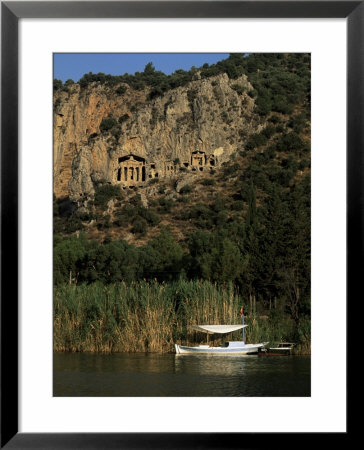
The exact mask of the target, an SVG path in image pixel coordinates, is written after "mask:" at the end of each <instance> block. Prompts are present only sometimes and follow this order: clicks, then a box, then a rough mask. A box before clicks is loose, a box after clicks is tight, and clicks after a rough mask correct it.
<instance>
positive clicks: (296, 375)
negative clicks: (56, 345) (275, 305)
mask: <svg viewBox="0 0 364 450" xmlns="http://www.w3.org/2000/svg"><path fill="white" fill-rule="evenodd" d="M53 366H54V395H55V396H102V397H109V396H121V397H122V396H124V397H131V396H132V397H148V396H153V397H154V396H173V397H179V396H184V397H194V396H208V397H211V396H309V395H310V358H307V357H277V358H274V357H273V358H260V357H258V356H253V355H251V356H233V355H228V356H222V355H219V356H217V357H216V355H174V354H171V355H164V354H144V353H137V354H124V353H120V354H113V355H94V354H87V353H74V354H72V353H56V354H55V355H54V364H53Z"/></svg>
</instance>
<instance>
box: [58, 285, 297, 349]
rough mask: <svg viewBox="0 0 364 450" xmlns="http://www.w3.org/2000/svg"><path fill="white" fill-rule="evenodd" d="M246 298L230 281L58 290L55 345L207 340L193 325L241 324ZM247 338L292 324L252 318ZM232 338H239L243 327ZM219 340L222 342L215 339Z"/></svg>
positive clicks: (151, 345)
mask: <svg viewBox="0 0 364 450" xmlns="http://www.w3.org/2000/svg"><path fill="white" fill-rule="evenodd" d="M241 304H242V298H241V297H240V296H239V295H238V294H237V293H236V292H235V289H234V286H233V285H232V284H229V285H226V286H218V285H216V284H212V283H210V282H208V281H184V280H180V281H177V282H171V283H165V284H164V283H162V284H161V283H158V282H156V281H155V282H146V281H139V282H135V283H128V284H126V283H118V284H114V285H108V286H104V285H102V284H98V283H95V284H92V285H77V286H76V285H63V286H58V287H56V288H55V289H54V310H53V311H54V350H56V351H72V352H85V351H88V352H105V353H110V352H170V351H173V344H174V343H175V342H179V343H185V344H192V343H195V342H203V341H204V340H206V335H203V334H202V333H195V332H193V331H191V330H190V328H189V325H194V324H202V323H205V324H207V323H208V324H238V323H240V314H239V310H240V306H241ZM248 319H249V320H247V323H248V324H249V326H248V328H247V332H246V336H247V339H246V341H247V342H262V341H268V340H279V339H280V337H281V336H282V335H284V333H286V332H287V330H288V329H289V327H290V326H291V323H289V324H287V323H282V324H281V325H279V326H277V324H275V325H274V326H272V324H271V323H270V322H269V321H267V320H265V321H262V320H258V318H255V317H251V318H248ZM233 338H234V339H240V338H241V331H239V332H235V333H234V335H233ZM217 342H218V341H217Z"/></svg>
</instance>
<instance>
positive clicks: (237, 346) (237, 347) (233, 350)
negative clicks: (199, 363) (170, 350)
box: [175, 324, 267, 355]
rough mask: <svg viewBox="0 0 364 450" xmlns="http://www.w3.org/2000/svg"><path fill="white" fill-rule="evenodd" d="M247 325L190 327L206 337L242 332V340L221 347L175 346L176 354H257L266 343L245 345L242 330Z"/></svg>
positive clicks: (207, 345)
mask: <svg viewBox="0 0 364 450" xmlns="http://www.w3.org/2000/svg"><path fill="white" fill-rule="evenodd" d="M245 327H247V325H244V324H242V325H191V328H192V329H193V330H196V331H200V332H203V333H206V334H207V340H208V336H209V335H211V334H215V333H216V334H227V333H232V332H233V331H237V330H241V329H242V330H243V340H242V341H229V342H225V343H223V344H222V345H221V346H218V347H214V346H211V345H209V344H206V345H198V346H196V347H187V346H185V345H178V344H175V349H176V354H177V355H181V354H200V353H206V354H214V355H215V354H217V355H220V354H221V355H226V354H234V355H250V354H256V353H258V351H259V349H261V348H263V347H264V346H265V345H266V344H267V342H263V343H260V344H246V343H245V333H244V329H245Z"/></svg>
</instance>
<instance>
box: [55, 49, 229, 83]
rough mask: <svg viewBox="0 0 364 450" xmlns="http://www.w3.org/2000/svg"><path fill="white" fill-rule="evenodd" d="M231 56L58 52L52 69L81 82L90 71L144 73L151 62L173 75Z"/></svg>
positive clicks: (226, 54)
mask: <svg viewBox="0 0 364 450" xmlns="http://www.w3.org/2000/svg"><path fill="white" fill-rule="evenodd" d="M228 56H229V54H228V53H55V54H54V67H53V69H54V78H58V79H59V80H62V81H63V82H64V81H66V80H67V79H69V78H71V79H72V80H73V81H78V80H79V79H80V78H81V77H82V76H83V75H84V74H85V73H88V72H93V73H98V72H103V73H105V74H111V75H123V74H124V73H129V74H134V73H135V72H143V70H144V67H145V65H146V64H147V63H148V62H152V63H153V65H154V67H155V68H156V70H161V71H162V72H164V73H166V74H171V73H172V72H174V71H175V70H176V69H184V70H189V69H190V68H191V67H192V66H196V67H200V66H202V65H203V64H204V63H206V62H207V63H208V64H214V63H216V62H217V61H220V60H221V59H225V58H227V57H228Z"/></svg>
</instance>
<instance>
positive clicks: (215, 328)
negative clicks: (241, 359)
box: [190, 325, 247, 334]
mask: <svg viewBox="0 0 364 450" xmlns="http://www.w3.org/2000/svg"><path fill="white" fill-rule="evenodd" d="M190 326H191V328H192V329H194V330H196V331H202V333H207V334H214V333H219V334H224V333H232V332H233V331H237V330H241V329H242V328H245V327H247V325H190Z"/></svg>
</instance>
